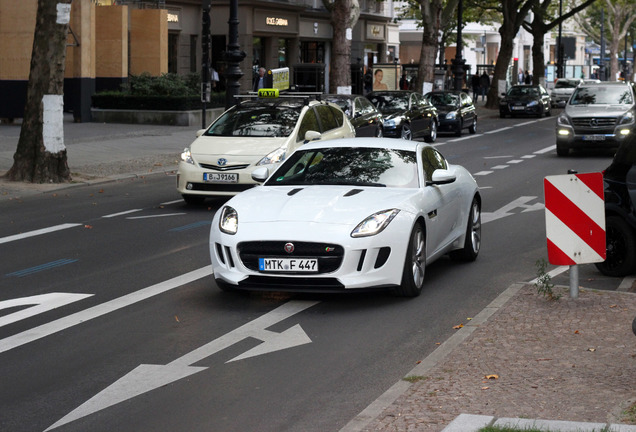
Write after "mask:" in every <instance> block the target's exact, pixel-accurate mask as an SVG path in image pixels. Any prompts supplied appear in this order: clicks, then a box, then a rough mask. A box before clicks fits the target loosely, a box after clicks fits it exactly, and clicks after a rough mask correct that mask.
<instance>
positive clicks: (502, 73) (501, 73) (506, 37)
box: [485, 22, 518, 109]
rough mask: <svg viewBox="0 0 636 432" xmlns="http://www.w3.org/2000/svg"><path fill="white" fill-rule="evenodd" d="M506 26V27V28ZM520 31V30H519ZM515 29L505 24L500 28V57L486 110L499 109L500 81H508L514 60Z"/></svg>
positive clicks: (491, 83) (498, 57)
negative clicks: (512, 59) (507, 75)
mask: <svg viewBox="0 0 636 432" xmlns="http://www.w3.org/2000/svg"><path fill="white" fill-rule="evenodd" d="M504 26H505V27H504ZM517 30H518V29H517ZM516 33H517V32H516V31H515V29H514V27H513V26H511V25H507V26H506V24H505V22H504V24H503V25H502V26H501V27H500V28H499V34H500V35H501V46H500V47H499V55H498V56H497V63H496V64H495V73H494V76H493V79H492V81H491V82H490V89H489V90H488V100H487V101H486V105H485V106H486V108H490V109H498V108H499V84H498V82H499V81H500V80H505V79H506V73H507V72H508V65H509V64H510V59H511V58H512V49H513V45H512V40H513V39H514V37H515V34H516Z"/></svg>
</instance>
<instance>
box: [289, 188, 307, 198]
mask: <svg viewBox="0 0 636 432" xmlns="http://www.w3.org/2000/svg"><path fill="white" fill-rule="evenodd" d="M301 190H303V188H296V189H292V190H290V191H289V192H287V196H292V195H296V194H297V193H298V192H300V191H301Z"/></svg>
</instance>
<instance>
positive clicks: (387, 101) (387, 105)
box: [369, 94, 409, 113]
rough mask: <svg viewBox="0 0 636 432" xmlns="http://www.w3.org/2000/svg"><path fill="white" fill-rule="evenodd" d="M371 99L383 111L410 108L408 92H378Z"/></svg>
mask: <svg viewBox="0 0 636 432" xmlns="http://www.w3.org/2000/svg"><path fill="white" fill-rule="evenodd" d="M369 100H370V101H371V103H372V104H373V105H375V107H376V108H377V109H378V111H380V112H381V113H384V112H389V111H404V110H407V109H408V108H409V95H408V94H376V95H371V96H370V97H369Z"/></svg>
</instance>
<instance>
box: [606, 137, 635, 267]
mask: <svg viewBox="0 0 636 432" xmlns="http://www.w3.org/2000/svg"><path fill="white" fill-rule="evenodd" d="M603 180H604V185H605V186H604V187H605V238H606V243H607V250H606V258H605V261H603V262H602V263H597V264H596V267H597V268H598V269H599V270H600V271H601V273H603V274H605V275H608V276H626V275H628V274H632V273H634V272H636V208H635V205H636V134H634V133H632V134H630V135H629V136H628V137H627V138H626V139H625V140H624V141H622V142H621V144H620V146H619V147H618V151H617V152H616V155H614V160H613V161H612V163H611V165H610V166H609V167H608V168H607V169H606V170H605V171H604V172H603Z"/></svg>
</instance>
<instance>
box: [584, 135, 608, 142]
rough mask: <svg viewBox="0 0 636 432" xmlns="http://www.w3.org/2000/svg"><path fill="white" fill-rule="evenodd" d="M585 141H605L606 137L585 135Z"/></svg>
mask: <svg viewBox="0 0 636 432" xmlns="http://www.w3.org/2000/svg"><path fill="white" fill-rule="evenodd" d="M583 141H605V135H583Z"/></svg>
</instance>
